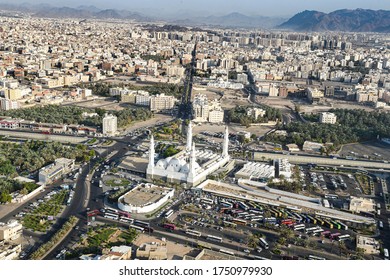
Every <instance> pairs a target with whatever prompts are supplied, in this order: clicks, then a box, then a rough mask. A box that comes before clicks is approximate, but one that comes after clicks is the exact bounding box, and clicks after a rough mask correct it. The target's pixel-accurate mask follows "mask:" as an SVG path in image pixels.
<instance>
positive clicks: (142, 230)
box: [129, 225, 145, 232]
mask: <svg viewBox="0 0 390 280" xmlns="http://www.w3.org/2000/svg"><path fill="white" fill-rule="evenodd" d="M129 227H130V228H133V229H135V230H139V231H140V232H144V231H145V230H144V228H143V227H139V226H136V225H129Z"/></svg>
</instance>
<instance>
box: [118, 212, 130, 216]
mask: <svg viewBox="0 0 390 280" xmlns="http://www.w3.org/2000/svg"><path fill="white" fill-rule="evenodd" d="M118 214H119V216H122V217H126V218H131V214H130V213H129V212H125V211H118Z"/></svg>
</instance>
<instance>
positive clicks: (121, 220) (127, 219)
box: [119, 217, 134, 224]
mask: <svg viewBox="0 0 390 280" xmlns="http://www.w3.org/2000/svg"><path fill="white" fill-rule="evenodd" d="M119 221H120V222H122V223H128V224H132V223H133V222H134V219H130V218H126V217H121V218H120V219H119Z"/></svg>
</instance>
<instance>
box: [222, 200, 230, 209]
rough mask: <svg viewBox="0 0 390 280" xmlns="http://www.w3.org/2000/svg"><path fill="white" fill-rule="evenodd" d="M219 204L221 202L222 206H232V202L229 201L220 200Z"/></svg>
mask: <svg viewBox="0 0 390 280" xmlns="http://www.w3.org/2000/svg"><path fill="white" fill-rule="evenodd" d="M220 204H221V205H222V206H223V207H227V208H233V203H231V202H227V201H222V202H221V203H220Z"/></svg>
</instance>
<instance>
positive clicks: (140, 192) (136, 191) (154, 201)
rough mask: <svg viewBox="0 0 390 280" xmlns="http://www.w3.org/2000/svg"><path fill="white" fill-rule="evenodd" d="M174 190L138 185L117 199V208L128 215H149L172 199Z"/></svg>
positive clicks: (151, 185) (150, 185)
mask: <svg viewBox="0 0 390 280" xmlns="http://www.w3.org/2000/svg"><path fill="white" fill-rule="evenodd" d="M174 193H175V189H172V188H165V187H161V186H156V185H153V184H144V183H142V184H139V185H137V186H136V187H134V188H133V189H131V190H130V191H129V192H127V193H126V194H124V195H122V196H121V197H120V198H119V199H118V208H119V209H121V210H123V211H126V212H130V213H150V212H153V211H155V210H156V209H158V208H159V207H161V206H162V205H163V204H164V203H166V202H167V201H168V200H169V199H171V198H172V197H173V195H174Z"/></svg>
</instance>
